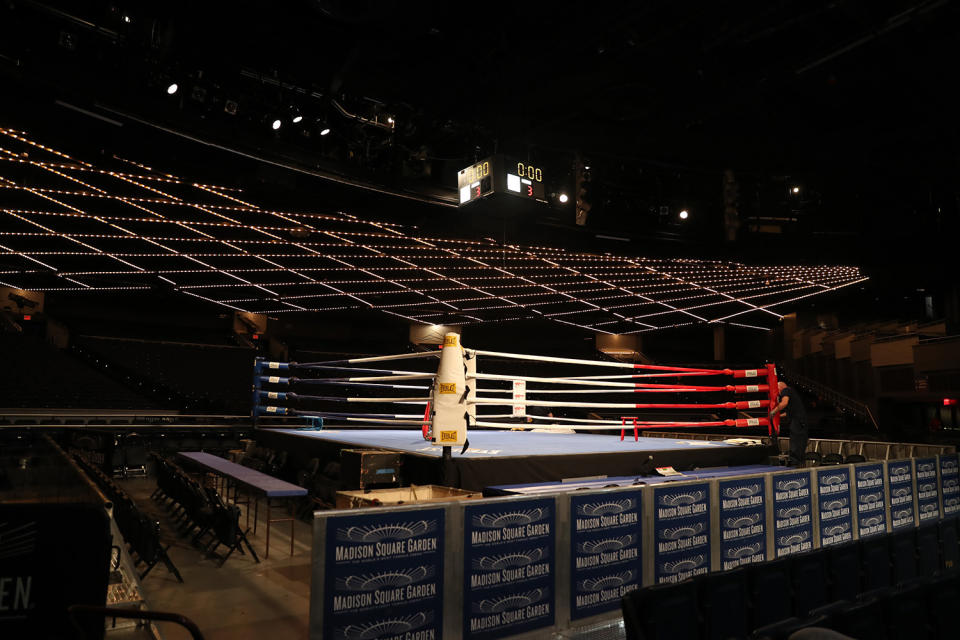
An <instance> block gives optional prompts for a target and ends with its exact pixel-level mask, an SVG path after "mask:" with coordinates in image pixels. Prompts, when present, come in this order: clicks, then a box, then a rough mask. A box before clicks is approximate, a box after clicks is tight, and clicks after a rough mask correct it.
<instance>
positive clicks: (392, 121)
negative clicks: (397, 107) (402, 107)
mask: <svg viewBox="0 0 960 640" xmlns="http://www.w3.org/2000/svg"><path fill="white" fill-rule="evenodd" d="M395 123H396V121H395V120H394V119H393V116H387V124H395Z"/></svg>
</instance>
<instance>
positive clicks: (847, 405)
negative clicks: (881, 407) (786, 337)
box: [777, 365, 880, 431]
mask: <svg viewBox="0 0 960 640" xmlns="http://www.w3.org/2000/svg"><path fill="white" fill-rule="evenodd" d="M777 368H778V370H779V371H780V372H781V376H780V377H781V379H782V380H785V381H789V382H792V383H794V384H796V385H798V386H800V387H803V388H804V389H805V390H807V391H810V392H812V393H815V394H817V395H818V396H819V397H820V398H822V399H824V400H826V401H827V402H829V403H831V404H833V405H834V406H836V407H839V408H841V409H845V410H846V411H849V412H850V413H852V414H854V415H855V416H857V417H859V418H860V419H862V420H869V421H870V423H871V424H873V428H874V429H876V430H877V431H879V430H880V425H879V424H878V423H877V419H876V418H875V417H874V416H873V412H872V411H871V410H870V405H868V404H867V403H865V402H861V401H860V400H857V399H856V398H851V397H850V396H848V395H845V394H843V393H840V392H839V391H837V390H836V389H834V388H832V387H828V386H827V385H825V384H823V383H821V382H817V381H816V380H813V379H811V378H808V377H806V376H804V375H800V374H799V373H797V372H796V371H793V370H791V369H786V368H784V367H783V366H781V365H778V366H777Z"/></svg>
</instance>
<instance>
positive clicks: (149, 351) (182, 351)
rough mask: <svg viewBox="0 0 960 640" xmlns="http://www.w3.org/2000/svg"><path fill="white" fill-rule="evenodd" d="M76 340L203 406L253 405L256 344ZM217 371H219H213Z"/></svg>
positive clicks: (231, 408) (236, 409) (240, 408)
mask: <svg viewBox="0 0 960 640" xmlns="http://www.w3.org/2000/svg"><path fill="white" fill-rule="evenodd" d="M75 344H77V345H78V346H79V347H81V348H83V349H86V350H88V351H90V352H92V353H94V354H97V356H98V357H100V358H102V359H103V360H104V361H106V362H109V363H111V364H113V365H115V366H119V367H122V368H123V369H125V370H127V371H131V372H136V374H137V375H139V376H141V377H142V378H143V379H144V380H147V381H149V382H150V383H151V384H154V385H159V386H161V387H164V388H169V389H171V390H173V391H174V392H175V393H176V394H177V395H178V396H179V397H180V398H182V399H183V400H184V401H186V402H187V403H189V405H190V406H191V407H192V410H195V411H200V412H227V413H238V414H241V415H246V414H248V413H249V411H250V394H249V393H248V392H247V389H249V386H250V380H251V375H252V374H251V366H252V364H253V360H254V356H255V355H256V352H255V351H254V350H252V349H246V348H241V347H232V346H226V345H216V344H191V343H182V342H160V341H152V340H135V339H127V338H107V337H101V336H89V335H81V336H77V337H76V338H75ZM211 371H216V372H217V374H216V375H211V374H210V372H211Z"/></svg>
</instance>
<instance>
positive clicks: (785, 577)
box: [747, 558, 793, 629]
mask: <svg viewBox="0 0 960 640" xmlns="http://www.w3.org/2000/svg"><path fill="white" fill-rule="evenodd" d="M747 588H748V590H749V593H750V604H751V611H750V613H751V616H750V620H751V625H752V627H753V628H754V629H758V628H760V627H765V626H767V625H770V624H773V623H775V622H780V621H781V620H786V619H787V618H791V617H793V593H792V589H791V585H790V558H781V559H779V560H772V561H770V562H765V563H761V564H755V565H751V566H750V568H749V569H748V570H747Z"/></svg>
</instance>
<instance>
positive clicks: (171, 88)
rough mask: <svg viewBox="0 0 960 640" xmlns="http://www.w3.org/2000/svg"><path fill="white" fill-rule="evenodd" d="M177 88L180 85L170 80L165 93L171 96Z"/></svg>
mask: <svg viewBox="0 0 960 640" xmlns="http://www.w3.org/2000/svg"><path fill="white" fill-rule="evenodd" d="M179 88H180V87H179V86H178V85H177V83H176V82H171V83H170V85H169V86H167V95H169V96H172V95H173V94H175V93H176V92H177V89H179Z"/></svg>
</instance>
